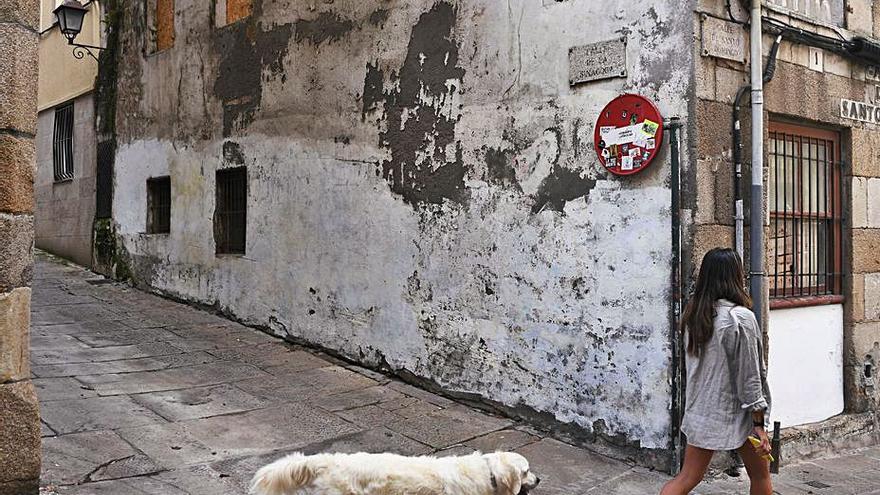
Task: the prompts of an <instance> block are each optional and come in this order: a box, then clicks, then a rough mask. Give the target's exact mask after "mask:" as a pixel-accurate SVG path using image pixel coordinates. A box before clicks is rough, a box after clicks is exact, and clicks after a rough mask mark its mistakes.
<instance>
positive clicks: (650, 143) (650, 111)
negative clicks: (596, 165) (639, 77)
mask: <svg viewBox="0 0 880 495" xmlns="http://www.w3.org/2000/svg"><path fill="white" fill-rule="evenodd" d="M593 140H594V143H595V146H596V153H597V154H598V155H599V161H600V162H602V165H604V166H605V168H606V169H608V171H609V172H611V173H612V174H616V175H632V174H636V173H638V172H641V171H642V170H644V169H646V168H647V167H648V165H650V164H651V162H652V161H653V160H654V157H655V156H657V152H658V151H659V150H660V144H661V143H662V142H663V117H662V116H661V115H660V111H659V110H657V107H655V106H654V104H653V103H651V101H650V100H648V99H647V98H645V97H642V96H639V95H632V94H624V95H620V96H618V97H617V98H615V99H613V100H611V102H609V103H608V105H606V106H605V108H604V109H602V113H600V114H599V119H598V120H597V121H596V131H595V133H594V136H593Z"/></svg>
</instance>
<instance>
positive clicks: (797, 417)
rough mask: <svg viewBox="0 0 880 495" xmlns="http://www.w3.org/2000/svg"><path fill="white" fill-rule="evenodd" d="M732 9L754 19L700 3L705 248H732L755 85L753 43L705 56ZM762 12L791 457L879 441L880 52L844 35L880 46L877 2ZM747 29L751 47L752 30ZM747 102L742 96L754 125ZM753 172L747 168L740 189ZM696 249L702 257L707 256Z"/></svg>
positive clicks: (778, 398) (778, 6) (772, 234)
mask: <svg viewBox="0 0 880 495" xmlns="http://www.w3.org/2000/svg"><path fill="white" fill-rule="evenodd" d="M731 14H732V18H733V19H735V20H745V19H747V18H748V15H747V12H745V10H744V9H742V8H741V6H740V5H737V2H733V5H732V9H731V12H728V11H727V9H726V5H725V2H721V1H714V0H700V1H699V2H698V5H697V16H696V17H695V20H694V23H695V25H694V32H695V35H697V39H699V40H700V42H698V44H697V47H696V50H697V51H696V56H695V61H696V65H695V79H696V88H695V90H696V95H695V96H696V98H695V103H696V105H695V109H694V111H695V119H694V122H695V124H696V126H695V129H694V138H695V139H694V144H695V158H696V162H695V165H696V170H695V174H694V179H695V182H694V184H695V186H696V198H695V199H696V203H695V210H694V215H693V221H694V228H693V230H694V239H695V240H694V243H695V245H698V246H708V245H710V244H718V243H721V244H725V245H730V243H731V240H732V239H733V236H734V227H733V223H734V210H733V205H734V202H733V200H732V196H733V186H732V182H731V181H732V178H733V174H732V173H731V172H732V170H733V163H732V156H733V145H732V140H731V120H732V115H733V111H734V110H733V105H734V100H735V98H736V94H737V92H738V90H739V89H740V88H741V87H742V86H743V85H746V84H748V83H749V74H748V70H749V65H748V64H749V60H748V50H746V51H745V53H746V59H745V60H743V61H742V62H739V61H735V60H731V59H725V58H723V57H712V56H705V55H706V54H705V50H706V48H707V46H708V45H707V42H706V41H707V40H706V39H705V38H706V25H707V23H708V24H709V25H714V24H712V22H713V20H721V21H731ZM764 16H765V22H764V28H765V35H764V40H763V43H764V53H765V58H764V60H763V61H762V63H764V64H765V66H766V63H767V61H768V55H769V54H770V51H771V49H772V47H773V44H774V41H775V40H776V38H777V37H778V36H779V35H780V34H781V35H782V39H781V42H780V44H779V47H778V62H777V66H776V69H775V74H773V77H772V80H770V81H769V82H767V83H766V84H765V86H764V90H765V93H764V110H765V114H764V122H765V139H764V151H765V153H764V157H765V158H764V177H765V198H764V204H765V218H766V223H765V226H764V232H765V240H766V251H765V253H764V255H765V267H766V270H767V279H766V280H767V285H768V293H767V294H764V295H763V297H764V298H769V308H770V311H769V316H768V318H767V319H765V322H764V323H765V329H766V330H765V333H766V336H767V342H768V346H767V348H768V366H769V382H770V387H771V391H772V392H773V395H774V412H773V414H772V416H773V419H774V420H779V421H781V422H782V424H783V427H793V428H791V429H789V430H787V433H786V435H785V437H784V438H787V439H788V441H789V443H790V444H791V445H792V447H791V449H790V450H791V451H792V452H791V453H792V454H794V453H795V451H797V452H796V453H797V454H808V453H811V454H814V453H818V452H822V451H824V450H826V449H833V448H835V447H837V448H839V447H842V446H844V445H849V446H852V445H861V444H864V443H876V442H878V440H880V436H878V429H877V426H876V425H877V416H876V414H877V411H878V400H880V392H878V388H877V387H878V382H877V380H878V374H877V362H878V359H880V311H878V309H880V254H878V248H880V160H878V158H880V155H878V150H880V148H878V143H880V129H878V128H877V121H876V120H874V121H873V122H871V121H868V120H869V119H866V118H864V117H865V116H866V113H868V112H867V108H868V107H870V106H871V105H874V104H876V103H880V102H878V101H877V100H878V95H880V79H878V77H877V75H878V69H877V66H876V64H877V63H878V62H880V60H874V61H871V60H869V58H870V57H866V56H864V55H862V54H859V53H856V52H857V50H854V49H853V48H852V47H851V46H850V45H844V46H849V48H840V46H839V45H835V43H834V42H835V41H836V42H840V41H851V40H854V39H859V38H862V39H865V40H868V41H869V42H872V43H876V40H877V39H878V38H880V2H872V1H867V0H859V1H855V0H849V1H845V2H844V1H843V0H837V1H835V0H822V1H814V2H787V1H785V0H773V1H768V2H765V9H764ZM716 23H717V21H716ZM727 25H728V26H730V25H733V26H735V24H727ZM798 29H800V30H802V31H803V32H806V33H808V35H807V36H803V35H800V34H799V33H798V32H797V31H796V30H798ZM738 33H739V36H740V37H739V40H740V42H741V43H742V45H743V46H746V47H747V46H748V42H749V40H748V31H747V30H746V29H744V28H740V29H739V30H738ZM813 35H816V36H813ZM701 36H702V38H701ZM829 40H830V41H829ZM848 50H849V51H851V52H853V54H852V55H848V53H849V51H848ZM748 103H749V98H748V96H746V97H745V98H744V104H743V111H742V114H741V116H742V118H743V123H744V126H746V127H747V126H748V124H749V120H750V117H749V109H748ZM857 109H861V111H862V116H861V117H860V116H859V115H858V110H857ZM748 132H749V131H748V130H746V131H745V132H744V134H745V135H746V136H748ZM746 141H747V142H746V147H745V149H746V152H745V153H744V154H745V156H746V161H747V162H748V161H749V160H748V156H749V153H748V150H749V148H750V146H751V143H749V142H748V141H749V140H748V138H747V139H746ZM749 180H750V169H749V166H748V163H746V164H745V171H744V179H743V190H744V191H748V184H749ZM746 204H748V201H747V202H746ZM746 223H748V222H746ZM693 254H694V261H695V262H696V260H697V259H698V258H699V255H700V253H699V250H695V251H694V253H693Z"/></svg>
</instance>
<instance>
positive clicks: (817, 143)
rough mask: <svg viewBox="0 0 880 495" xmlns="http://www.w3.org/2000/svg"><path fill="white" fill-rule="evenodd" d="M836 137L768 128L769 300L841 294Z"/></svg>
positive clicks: (792, 128) (827, 133) (780, 126)
mask: <svg viewBox="0 0 880 495" xmlns="http://www.w3.org/2000/svg"><path fill="white" fill-rule="evenodd" d="M839 143H840V141H839V137H838V135H837V134H836V133H833V132H830V131H823V130H817V129H809V128H802V127H797V126H792V125H785V124H776V125H771V129H770V164H769V166H770V185H769V194H770V205H769V207H770V208H769V209H770V236H771V242H770V246H769V247H770V259H771V263H773V265H772V267H771V271H770V274H769V278H770V297H772V298H799V297H817V296H828V295H839V294H841V290H842V284H841V271H842V266H841V249H840V246H841V242H840V239H841V228H842V214H841V213H842V211H841V205H842V204H843V203H842V202H841V195H842V191H841V189H840V188H841V183H842V181H841V180H840V177H841V164H840V148H839Z"/></svg>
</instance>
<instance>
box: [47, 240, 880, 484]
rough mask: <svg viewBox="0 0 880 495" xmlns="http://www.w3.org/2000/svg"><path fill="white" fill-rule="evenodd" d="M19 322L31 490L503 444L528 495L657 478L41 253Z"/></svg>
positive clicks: (194, 479)
mask: <svg viewBox="0 0 880 495" xmlns="http://www.w3.org/2000/svg"><path fill="white" fill-rule="evenodd" d="M32 325H33V328H32V331H31V353H32V356H31V358H32V361H31V362H32V373H33V377H34V384H35V386H36V388H37V392H38V395H39V399H40V408H41V416H42V429H43V432H42V436H43V474H42V485H43V489H42V493H46V494H52V493H58V494H71V495H73V494H76V495H84V494H113V495H122V494H142V493H143V494H161V495H176V494H206V495H209V494H210V495H217V494H243V493H246V485H247V482H248V480H249V478H250V476H251V475H252V474H253V472H254V471H255V470H256V469H257V468H258V467H260V466H261V465H263V464H265V463H267V462H269V461H270V460H273V459H275V458H277V457H279V456H281V455H283V454H285V453H288V452H292V451H303V452H307V453H316V452H327V451H340V452H353V451H362V450H363V451H373V452H382V451H390V452H398V453H402V454H412V455H417V454H432V453H434V454H437V455H448V454H460V453H469V452H471V451H473V450H475V449H478V450H482V451H493V450H496V449H504V450H516V451H517V452H520V453H522V454H523V455H525V456H526V457H527V458H528V459H529V460H530V461H531V463H532V466H533V470H534V471H535V472H537V473H539V474H540V476H541V478H542V479H543V481H542V484H541V486H540V487H539V488H538V490H536V492H535V493H536V495H548V494H569V495H570V494H582V493H595V494H600V493H601V494H650V493H657V492H658V491H659V488H660V486H661V485H662V484H663V482H664V481H665V479H667V478H666V476H665V475H662V474H658V473H654V472H651V471H648V470H646V469H643V468H639V467H633V466H630V465H628V464H626V463H624V462H621V461H617V460H612V459H608V458H606V457H602V456H600V455H597V454H595V453H592V452H590V451H587V450H583V449H579V448H576V447H573V446H571V445H568V444H565V443H562V442H560V441H557V440H554V439H552V438H547V437H545V436H542V435H541V434H539V433H538V432H536V431H534V430H532V429H530V428H529V427H527V426H526V425H523V424H520V423H517V422H514V421H511V420H508V419H505V418H502V417H497V416H492V415H489V414H486V413H484V412H480V411H477V410H475V409H472V408H470V407H466V406H464V405H462V404H459V403H456V402H454V401H451V400H448V399H446V398H443V397H440V396H437V395H434V394H431V393H428V392H425V391H423V390H420V389H417V388H414V387H412V386H410V385H407V384H405V383H402V382H400V381H397V380H393V379H390V378H388V377H385V376H383V375H379V374H376V373H374V372H371V371H369V370H366V369H363V368H360V367H357V366H352V365H350V364H347V363H345V362H341V361H339V360H336V359H334V358H332V357H329V356H326V355H324V354H321V353H319V352H314V351H311V350H308V349H303V348H300V347H297V346H295V345H292V344H289V343H286V342H283V341H281V340H278V339H276V338H273V337H270V336H268V335H266V334H264V333H262V332H260V331H258V330H254V329H251V328H248V327H245V326H243V325H240V324H238V323H235V322H232V321H229V320H226V319H224V318H221V317H218V316H215V315H213V314H210V313H208V312H205V311H200V310H198V309H195V308H192V307H190V306H187V305H184V304H179V303H176V302H172V301H169V300H166V299H163V298H161V297H157V296H154V295H150V294H147V293H144V292H141V291H138V290H135V289H133V288H131V287H129V286H127V285H124V284H118V283H110V282H108V281H107V280H105V279H103V278H101V277H100V276H97V275H95V274H94V273H92V272H89V271H87V270H85V269H83V268H80V267H78V266H75V265H72V264H69V263H66V262H62V261H60V260H58V259H57V258H51V257H49V256H47V255H44V254H38V256H37V263H36V268H35V276H34V303H33V311H32ZM776 484H777V493H780V494H802V493H829V494H831V493H834V494H842V493H847V494H868V493H874V494H877V493H880V491H877V487H878V486H880V449H878V448H875V449H872V450H866V451H863V452H861V453H859V454H857V455H853V456H849V457H846V458H839V459H832V460H827V461H821V462H815V463H804V464H800V465H795V466H791V467H787V468H786V469H785V470H784V474H783V475H780V476H779V477H777V482H776ZM872 490H873V491H872ZM746 491H747V488H746V485H745V483H744V482H743V481H742V480H741V479H739V480H737V479H728V480H716V481H707V482H706V483H704V484H703V485H701V486H700V488H699V493H701V494H728V493H731V494H732V493H744V492H746Z"/></svg>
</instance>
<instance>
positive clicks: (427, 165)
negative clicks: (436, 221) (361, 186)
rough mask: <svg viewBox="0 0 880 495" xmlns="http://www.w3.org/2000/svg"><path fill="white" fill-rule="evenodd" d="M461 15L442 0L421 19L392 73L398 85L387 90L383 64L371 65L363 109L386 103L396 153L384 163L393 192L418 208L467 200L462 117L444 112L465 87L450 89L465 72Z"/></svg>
mask: <svg viewBox="0 0 880 495" xmlns="http://www.w3.org/2000/svg"><path fill="white" fill-rule="evenodd" d="M456 13H457V12H456V9H455V8H454V7H453V6H452V5H451V4H449V3H447V2H439V3H437V4H436V5H434V7H433V8H431V10H429V11H428V12H425V13H423V14H422V15H421V16H420V17H419V20H418V22H417V23H416V24H415V25H414V26H413V28H412V33H411V35H410V40H409V44H408V47H407V54H406V58H405V60H404V62H403V65H402V66H401V67H400V69H399V70H397V71H396V72H394V73H392V74H391V78H392V82H395V81H396V82H397V87H396V88H395V89H391V90H389V91H384V89H383V81H384V80H385V75H384V74H383V72H382V70H381V69H380V68H379V67H378V63H376V64H367V73H366V77H365V80H364V92H363V112H364V113H365V114H366V113H367V112H369V111H370V110H373V109H376V108H377V107H378V104H379V103H380V102H384V116H385V119H386V120H387V124H386V125H385V126H383V127H384V128H385V129H387V130H385V131H382V132H380V134H379V144H380V146H382V147H386V148H388V149H389V150H390V151H391V157H390V158H389V159H388V160H386V161H384V162H383V163H382V170H381V172H382V175H383V177H384V178H385V179H386V180H387V181H388V183H389V184H390V187H391V190H392V191H393V192H395V193H397V194H400V195H401V196H402V197H403V199H404V201H406V202H407V203H409V204H411V205H413V206H417V205H420V204H424V203H430V204H439V203H442V202H443V201H444V200H451V201H455V202H459V203H463V202H465V201H466V199H467V191H466V189H465V184H464V176H465V171H466V170H465V166H464V163H463V159H462V148H461V143H460V142H456V141H455V125H456V122H457V120H456V118H455V117H450V116H449V115H447V113H448V112H445V111H444V108H445V104H446V103H447V102H448V101H449V100H450V99H451V98H452V97H453V96H454V95H455V94H456V93H457V92H459V91H460V90H461V88H460V87H459V86H460V83H459V84H458V85H455V84H452V85H451V86H449V87H448V86H447V81H450V80H458V81H461V80H462V79H463V78H464V76H465V70H464V69H463V68H461V67H458V43H457V42H456V40H455V31H454V28H455V21H456ZM448 149H452V150H454V151H453V152H451V153H450V152H449V151H447V150H448ZM449 155H451V156H449ZM420 156H422V157H428V158H419V157H420Z"/></svg>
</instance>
